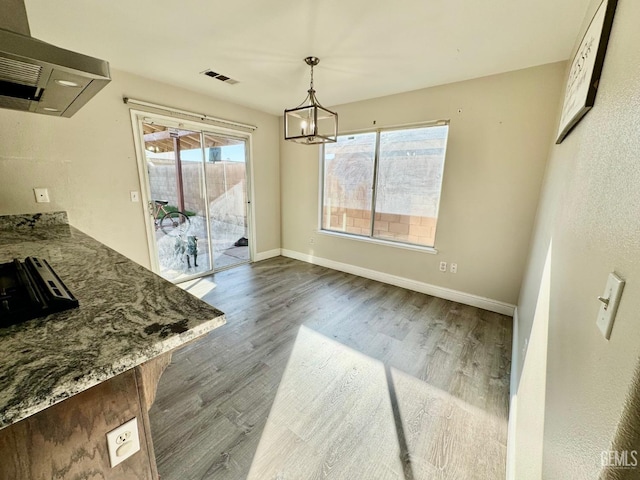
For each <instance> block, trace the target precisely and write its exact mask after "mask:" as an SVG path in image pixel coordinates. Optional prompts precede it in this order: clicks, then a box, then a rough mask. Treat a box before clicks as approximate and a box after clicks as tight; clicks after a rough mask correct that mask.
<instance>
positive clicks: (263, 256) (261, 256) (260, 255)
mask: <svg viewBox="0 0 640 480" xmlns="http://www.w3.org/2000/svg"><path fill="white" fill-rule="evenodd" d="M280 254H281V251H280V249H279V248H274V249H273V250H267V251H266V252H257V253H256V254H255V255H254V256H253V261H254V262H261V261H262V260H267V259H268V258H273V257H279V256H280Z"/></svg>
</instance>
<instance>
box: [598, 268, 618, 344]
mask: <svg viewBox="0 0 640 480" xmlns="http://www.w3.org/2000/svg"><path fill="white" fill-rule="evenodd" d="M623 288H624V280H622V279H621V278H620V277H619V276H618V275H616V274H615V273H610V274H609V279H608V280H607V286H606V287H605V289H604V293H603V294H602V300H601V303H600V310H598V319H597V320H596V325H598V328H599V329H600V331H601V332H602V335H604V338H606V339H607V340H609V337H611V329H612V328H613V321H614V319H615V317H616V312H617V311H618V305H619V303H620V297H621V296H622V289H623Z"/></svg>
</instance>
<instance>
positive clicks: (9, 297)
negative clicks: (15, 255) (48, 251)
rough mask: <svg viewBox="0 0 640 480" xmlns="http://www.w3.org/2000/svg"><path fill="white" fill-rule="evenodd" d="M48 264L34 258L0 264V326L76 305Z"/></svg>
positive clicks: (43, 260)
mask: <svg viewBox="0 0 640 480" xmlns="http://www.w3.org/2000/svg"><path fill="white" fill-rule="evenodd" d="M78 305H79V304H78V300H77V299H76V298H75V297H74V296H73V294H72V293H71V292H70V291H69V289H68V288H67V287H66V285H65V284H64V283H63V282H62V280H61V279H60V277H59V276H58V275H57V274H56V272H55V271H54V270H53V268H51V265H49V263H48V262H47V261H46V260H45V259H43V258H37V257H27V258H26V259H25V260H24V262H21V261H20V260H18V259H14V260H13V262H9V263H2V264H0V327H8V326H9V325H15V324H17V323H20V322H24V321H26V320H30V319H32V318H37V317H42V316H45V315H49V314H50V313H54V312H61V311H63V310H68V309H70V308H76V307H77V306H78Z"/></svg>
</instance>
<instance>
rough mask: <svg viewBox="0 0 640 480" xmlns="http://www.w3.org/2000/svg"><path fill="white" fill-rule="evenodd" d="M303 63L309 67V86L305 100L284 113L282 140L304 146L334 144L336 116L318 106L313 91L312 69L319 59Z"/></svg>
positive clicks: (336, 124)
mask: <svg viewBox="0 0 640 480" xmlns="http://www.w3.org/2000/svg"><path fill="white" fill-rule="evenodd" d="M304 61H305V62H306V64H307V65H309V66H310V67H311V85H310V88H309V90H308V94H307V98H305V99H304V101H303V102H302V103H301V104H300V105H298V106H297V107H295V108H290V109H287V110H285V111H284V139H285V140H290V141H292V142H297V143H303V144H305V145H313V144H316V143H328V142H335V141H336V140H337V136H338V114H337V113H335V112H332V111H331V110H327V109H326V108H324V107H323V106H322V105H320V102H319V101H318V99H317V98H316V91H315V90H314V89H313V67H315V66H316V65H318V63H320V59H319V58H317V57H307V58H305V59H304Z"/></svg>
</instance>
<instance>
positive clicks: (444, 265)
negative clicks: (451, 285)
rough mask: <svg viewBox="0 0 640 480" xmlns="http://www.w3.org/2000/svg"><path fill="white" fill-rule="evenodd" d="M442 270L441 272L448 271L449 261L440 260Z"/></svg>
mask: <svg viewBox="0 0 640 480" xmlns="http://www.w3.org/2000/svg"><path fill="white" fill-rule="evenodd" d="M440 271H441V272H446V271H447V262H440Z"/></svg>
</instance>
